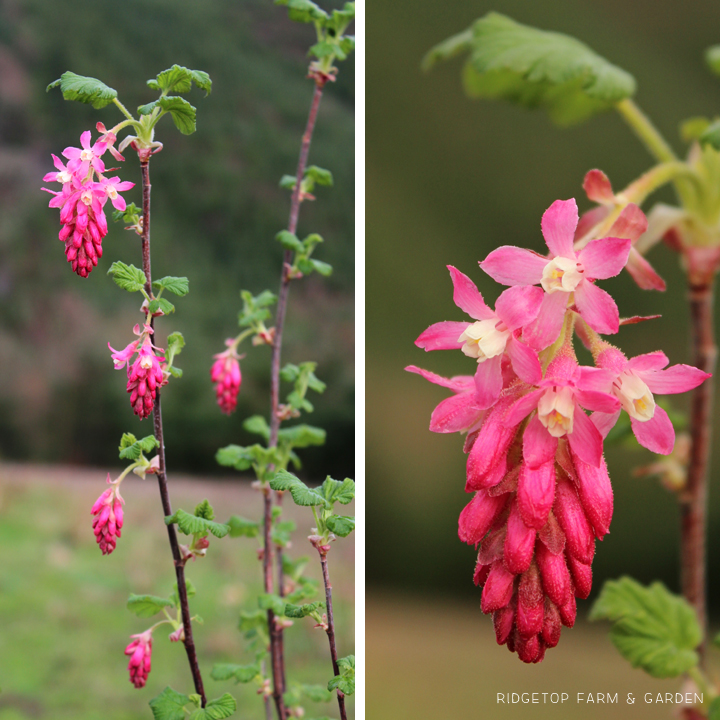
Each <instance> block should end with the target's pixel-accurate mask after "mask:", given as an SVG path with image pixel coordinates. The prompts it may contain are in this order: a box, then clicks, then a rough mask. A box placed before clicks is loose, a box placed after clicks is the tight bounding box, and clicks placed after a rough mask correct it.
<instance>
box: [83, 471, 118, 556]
mask: <svg viewBox="0 0 720 720" xmlns="http://www.w3.org/2000/svg"><path fill="white" fill-rule="evenodd" d="M107 481H108V483H110V482H111V481H110V474H109V473H108V476H107ZM124 503H125V501H124V500H123V499H122V497H120V490H119V486H116V485H114V484H113V485H112V487H110V488H108V489H107V490H105V492H103V493H102V495H100V497H99V498H98V499H97V500H96V501H95V504H94V505H93V506H92V509H91V510H90V512H91V513H92V514H93V515H94V516H95V519H94V520H93V532H94V533H95V539H96V540H97V543H98V545H99V546H100V550H102V554H103V555H109V554H110V553H111V552H112V551H113V550H114V549H115V545H116V542H117V541H116V538H119V537H120V535H121V532H120V531H121V529H122V526H123V509H122V506H123V505H124Z"/></svg>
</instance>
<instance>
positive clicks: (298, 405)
mask: <svg viewBox="0 0 720 720" xmlns="http://www.w3.org/2000/svg"><path fill="white" fill-rule="evenodd" d="M315 368H317V363H315V362H304V363H300V365H292V364H290V363H288V364H287V365H286V366H285V367H284V368H283V369H282V370H281V371H280V377H281V378H282V379H283V380H285V381H286V382H291V383H294V389H293V391H292V392H291V393H290V394H289V395H288V396H287V404H288V406H289V407H290V408H291V409H292V410H294V411H296V412H300V411H301V410H304V411H305V412H312V411H313V410H314V409H315V408H313V406H312V403H311V402H310V401H309V400H307V399H306V397H305V396H306V395H307V391H308V389H310V390H314V391H315V392H316V393H323V392H325V388H326V385H325V383H324V382H322V380H318V378H317V377H316V376H315Z"/></svg>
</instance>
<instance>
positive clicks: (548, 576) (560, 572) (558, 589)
mask: <svg viewBox="0 0 720 720" xmlns="http://www.w3.org/2000/svg"><path fill="white" fill-rule="evenodd" d="M535 558H536V560H537V563H538V567H539V568H540V575H541V577H542V584H543V587H544V588H545V592H546V593H547V594H548V597H549V598H550V599H551V600H552V601H553V602H554V603H555V604H556V605H557V606H558V607H560V606H561V605H564V604H565V603H566V602H567V601H568V598H569V597H570V596H571V595H572V584H571V581H570V573H569V572H568V569H567V565H566V564H565V557H564V555H562V554H561V555H553V554H552V553H551V552H550V551H549V550H548V549H547V548H546V547H545V545H543V543H541V542H538V543H536V544H535Z"/></svg>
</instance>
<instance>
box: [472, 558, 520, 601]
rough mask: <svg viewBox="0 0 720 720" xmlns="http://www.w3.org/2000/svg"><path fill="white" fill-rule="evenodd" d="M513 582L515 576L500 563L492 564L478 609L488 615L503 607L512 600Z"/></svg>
mask: <svg viewBox="0 0 720 720" xmlns="http://www.w3.org/2000/svg"><path fill="white" fill-rule="evenodd" d="M514 580H515V576H514V575H513V574H512V573H511V572H508V571H507V570H506V569H505V568H504V567H503V564H502V561H498V562H496V563H494V564H493V566H492V570H490V574H489V575H488V579H487V580H486V581H485V587H484V588H483V592H482V598H481V600H480V609H481V610H482V611H483V612H484V613H490V612H493V611H495V610H499V609H500V608H502V607H505V606H506V605H507V604H508V603H509V602H510V599H511V598H512V594H513V582H514Z"/></svg>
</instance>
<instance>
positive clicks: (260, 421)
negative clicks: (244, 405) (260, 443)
mask: <svg viewBox="0 0 720 720" xmlns="http://www.w3.org/2000/svg"><path fill="white" fill-rule="evenodd" d="M243 428H244V429H245V430H247V431H248V432H249V433H253V434H254V435H260V436H261V437H262V438H263V439H264V440H266V441H267V440H269V439H270V426H269V425H268V423H267V420H266V419H265V418H264V417H263V416H262V415H253V416H252V417H249V418H248V419H247V420H245V422H243Z"/></svg>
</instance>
